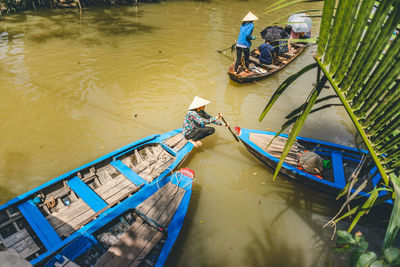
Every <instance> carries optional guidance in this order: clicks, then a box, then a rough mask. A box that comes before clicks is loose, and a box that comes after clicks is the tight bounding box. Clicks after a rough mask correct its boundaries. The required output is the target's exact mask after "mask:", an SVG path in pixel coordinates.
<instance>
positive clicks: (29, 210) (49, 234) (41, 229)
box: [18, 200, 61, 249]
mask: <svg viewBox="0 0 400 267" xmlns="http://www.w3.org/2000/svg"><path fill="white" fill-rule="evenodd" d="M18 209H19V210H20V211H21V213H22V215H23V216H24V217H25V219H26V221H27V223H28V224H29V225H30V226H31V228H32V230H33V231H34V232H35V233H36V235H37V236H38V237H39V239H40V241H41V242H42V243H43V245H44V246H45V247H46V248H47V249H52V248H53V247H54V246H56V245H58V244H59V243H60V242H61V238H60V237H59V236H58V234H57V232H56V231H55V230H54V228H53V227H52V226H51V224H50V223H49V222H48V221H47V220H46V218H45V217H44V216H43V214H42V213H41V212H40V210H39V208H38V207H36V205H35V203H33V201H32V200H28V201H26V202H23V203H22V204H20V205H18Z"/></svg>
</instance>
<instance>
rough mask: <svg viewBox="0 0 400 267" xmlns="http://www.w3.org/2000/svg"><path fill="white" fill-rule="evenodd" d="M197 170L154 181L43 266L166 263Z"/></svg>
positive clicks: (82, 230)
mask: <svg viewBox="0 0 400 267" xmlns="http://www.w3.org/2000/svg"><path fill="white" fill-rule="evenodd" d="M193 179H194V172H193V171H192V170H190V169H182V170H181V171H179V172H175V173H174V174H173V175H169V176H167V177H165V178H163V179H160V180H157V182H156V183H154V182H153V183H151V184H150V185H148V186H146V187H145V188H143V189H142V190H140V191H139V192H138V193H136V194H135V195H133V196H131V197H129V198H128V199H127V200H125V201H124V202H122V203H121V204H119V205H117V206H115V207H112V208H109V209H108V210H107V211H105V212H104V213H103V214H101V215H100V216H99V218H98V219H96V220H95V221H93V222H92V223H90V224H88V225H87V226H85V227H84V228H82V229H81V230H79V231H78V232H77V234H76V235H74V239H73V240H72V241H70V242H69V243H68V245H66V246H64V247H63V248H62V249H59V250H56V251H55V252H54V253H53V254H52V255H51V257H48V258H50V260H49V259H48V258H47V259H44V260H43V261H42V262H40V263H39V264H38V265H44V266H98V267H102V266H113V267H118V266H121V267H123V266H138V265H140V266H163V265H164V263H165V261H166V260H167V257H168V255H169V253H170V251H171V249H172V247H173V245H174V243H175V241H176V239H177V237H178V234H179V232H180V230H181V228H182V225H183V221H184V218H185V215H186V212H187V209H188V206H189V201H190V197H191V193H192V183H193Z"/></svg>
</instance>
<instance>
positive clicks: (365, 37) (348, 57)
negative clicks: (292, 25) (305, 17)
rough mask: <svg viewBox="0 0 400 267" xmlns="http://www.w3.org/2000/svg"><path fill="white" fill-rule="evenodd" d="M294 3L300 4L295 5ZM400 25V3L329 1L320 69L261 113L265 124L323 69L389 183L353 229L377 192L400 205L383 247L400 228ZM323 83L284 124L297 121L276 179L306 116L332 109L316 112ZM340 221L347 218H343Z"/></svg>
mask: <svg viewBox="0 0 400 267" xmlns="http://www.w3.org/2000/svg"><path fill="white" fill-rule="evenodd" d="M294 2H295V3H297V2H298V1H290V3H294ZM287 4H289V2H285V3H284V1H279V2H278V3H277V4H276V5H274V6H273V7H272V9H276V8H279V7H280V6H286V5H287ZM268 11H271V10H268ZM399 23H400V1H398V0H385V1H375V0H326V1H325V3H324V7H323V14H322V20H321V27H320V36H319V37H318V52H317V54H316V55H315V56H314V58H315V60H316V65H309V66H307V67H305V68H304V69H303V70H301V71H300V72H299V73H296V74H294V75H292V76H291V77H289V78H288V79H287V80H285V81H284V82H283V83H282V84H281V85H280V87H279V88H278V89H277V90H276V91H275V93H274V94H273V96H272V97H271V99H270V101H269V102H268V104H267V106H266V107H265V109H264V111H263V112H262V113H261V115H260V120H262V119H263V118H264V117H265V115H266V114H267V112H268V111H269V110H270V109H271V107H272V105H273V104H274V103H275V102H276V101H277V99H278V97H279V96H280V95H281V94H282V93H283V92H284V91H285V89H286V88H287V87H288V86H289V85H290V84H291V83H293V82H294V81H295V80H296V79H297V78H299V77H300V76H301V75H302V74H303V73H305V72H307V71H308V70H310V69H312V68H315V67H316V66H318V68H319V69H320V70H321V71H322V72H323V74H324V77H323V78H322V79H321V82H323V81H326V80H328V81H329V83H330V85H331V87H332V89H333V90H334V92H335V94H336V96H337V97H338V98H339V100H340V102H341V104H342V105H343V107H344V108H345V110H346V112H347V114H348V115H349V117H350V119H351V120H352V122H353V124H354V126H355V127H356V130H357V132H358V134H359V136H360V137H361V138H362V140H363V142H364V144H365V146H366V147H367V149H368V150H369V152H370V155H371V158H372V160H373V162H374V163H375V165H376V167H377V170H378V171H379V174H380V175H381V177H382V179H383V181H384V185H379V186H380V187H377V188H375V189H374V191H372V192H371V194H370V196H369V198H368V199H367V200H366V201H365V202H364V203H363V204H361V205H359V206H358V208H357V209H352V210H351V211H349V212H347V213H346V214H347V215H348V214H349V213H351V214H357V215H356V217H355V219H354V220H353V223H352V224H351V227H350V228H349V230H351V229H353V227H354V226H355V225H356V223H357V222H358V220H359V219H360V218H361V217H362V216H363V215H364V214H365V213H366V212H367V211H368V210H369V209H370V208H371V206H372V205H373V204H374V203H375V204H376V203H377V202H381V201H380V199H378V194H377V192H380V191H381V190H387V191H390V190H393V191H394V192H395V195H396V200H395V205H394V207H393V211H392V216H391V221H390V223H389V227H388V229H387V233H386V237H385V240H384V246H388V245H390V244H392V242H393V240H394V238H395V237H396V235H397V232H398V231H399V229H400V203H399V201H400V200H399V199H400V179H399V178H398V175H399V174H400V132H399V128H400V105H399V104H398V103H400V81H399V77H400V60H399V59H400V37H394V35H393V31H394V30H395V29H399ZM393 38H394V39H393ZM318 77H319V76H318ZM318 79H319V78H317V80H318ZM321 82H320V83H318V86H317V87H316V88H314V89H313V90H312V91H311V93H310V98H309V99H308V100H307V101H306V103H305V104H303V105H301V106H300V107H298V108H297V109H295V110H294V111H293V112H291V113H290V114H289V115H288V116H287V119H288V121H287V122H286V123H285V124H283V125H282V128H281V131H283V130H284V129H285V128H286V127H288V126H289V125H291V124H292V123H294V125H293V127H292V129H291V131H290V133H289V137H288V141H287V143H286V145H285V149H284V153H282V156H281V158H280V161H279V163H278V166H277V169H276V171H275V174H274V178H275V177H276V175H277V173H278V172H279V169H280V167H281V166H282V164H283V162H284V160H285V157H286V155H287V153H288V151H289V149H290V147H291V145H292V144H293V142H294V140H295V138H296V136H297V134H298V133H299V131H300V129H301V127H302V125H303V124H304V122H305V120H306V117H307V116H308V115H309V114H310V113H312V112H315V111H317V110H320V109H325V108H326V107H327V106H323V107H320V108H316V109H312V107H313V105H314V104H315V103H320V102H322V101H324V99H323V98H322V99H321V101H319V100H318V99H317V98H318V95H319V92H320V91H319V90H318V88H320V85H321ZM333 105H335V104H333ZM365 168H367V167H365ZM351 188H352V185H351V184H348V185H347V187H346V188H345V190H344V192H342V194H346V192H347V193H348V192H350V190H351ZM353 195H354V193H353V194H352V196H353ZM353 198H354V197H353ZM340 212H342V210H341V211H340ZM346 214H345V215H346ZM341 218H344V217H343V216H342V217H339V219H338V220H340V219H341ZM332 222H333V223H335V222H337V220H333V221H332Z"/></svg>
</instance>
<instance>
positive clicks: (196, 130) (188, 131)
mask: <svg viewBox="0 0 400 267" xmlns="http://www.w3.org/2000/svg"><path fill="white" fill-rule="evenodd" d="M209 103H210V101H208V100H206V99H203V98H201V97H198V96H195V98H194V99H193V101H192V103H191V104H190V106H189V108H188V113H187V114H186V116H185V121H184V122H183V134H184V136H185V138H186V139H187V140H189V141H190V142H191V143H192V144H193V145H194V146H195V147H199V146H201V145H202V143H201V141H200V140H201V139H203V138H205V137H207V136H209V135H211V134H213V133H214V132H215V129H214V128H213V127H209V126H206V125H207V124H211V123H212V124H216V125H219V126H221V125H223V124H222V123H221V122H219V121H218V120H219V119H220V118H221V114H218V115H217V116H215V117H211V116H210V115H208V114H207V113H206V112H205V111H204V109H205V106H206V105H207V104H209Z"/></svg>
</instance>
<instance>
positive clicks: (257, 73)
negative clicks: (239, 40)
mask: <svg viewBox="0 0 400 267" xmlns="http://www.w3.org/2000/svg"><path fill="white" fill-rule="evenodd" d="M306 46H307V45H306V44H301V43H293V44H292V47H291V49H290V50H289V51H288V52H287V53H283V54H280V57H281V59H282V60H279V61H278V62H277V63H276V64H271V65H264V64H261V63H260V60H259V59H258V55H257V53H256V49H255V50H252V51H251V52H250V65H249V69H250V72H245V71H244V68H243V66H239V68H238V72H237V73H235V62H233V63H232V65H231V66H230V67H229V69H228V75H229V78H231V80H232V81H235V82H237V83H247V82H253V81H258V80H261V79H264V78H266V77H268V76H270V75H271V74H273V73H275V72H277V71H279V70H281V69H282V68H284V67H285V66H287V65H288V64H289V63H290V62H292V61H293V60H294V59H295V58H296V57H297V56H298V55H300V53H301V52H303V51H304V49H305V47H306Z"/></svg>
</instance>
